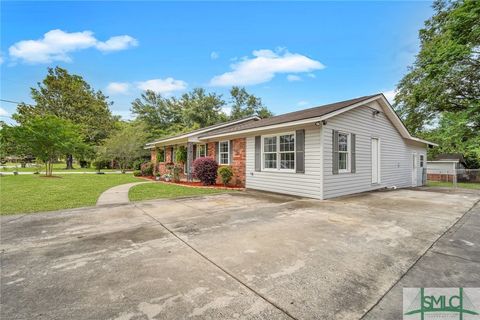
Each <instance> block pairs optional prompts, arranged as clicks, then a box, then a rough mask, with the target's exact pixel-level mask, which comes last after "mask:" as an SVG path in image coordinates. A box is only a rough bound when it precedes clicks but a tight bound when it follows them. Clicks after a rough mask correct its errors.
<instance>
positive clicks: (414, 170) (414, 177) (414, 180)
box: [412, 153, 417, 187]
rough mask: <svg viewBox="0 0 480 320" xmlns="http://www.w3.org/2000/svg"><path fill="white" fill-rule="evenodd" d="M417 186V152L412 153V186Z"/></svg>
mask: <svg viewBox="0 0 480 320" xmlns="http://www.w3.org/2000/svg"><path fill="white" fill-rule="evenodd" d="M416 186H417V154H416V153H413V154H412V187H416Z"/></svg>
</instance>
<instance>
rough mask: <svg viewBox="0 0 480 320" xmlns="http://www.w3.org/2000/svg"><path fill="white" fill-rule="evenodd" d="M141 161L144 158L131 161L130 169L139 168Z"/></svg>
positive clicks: (140, 167)
mask: <svg viewBox="0 0 480 320" xmlns="http://www.w3.org/2000/svg"><path fill="white" fill-rule="evenodd" d="M143 161H144V160H142V159H137V160H135V161H133V163H132V169H133V170H141V169H142V163H143Z"/></svg>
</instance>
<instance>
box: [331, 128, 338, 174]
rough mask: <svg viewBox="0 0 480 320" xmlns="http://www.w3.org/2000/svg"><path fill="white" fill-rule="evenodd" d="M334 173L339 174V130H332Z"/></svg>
mask: <svg viewBox="0 0 480 320" xmlns="http://www.w3.org/2000/svg"><path fill="white" fill-rule="evenodd" d="M332 173H333V174H338V131H337V130H332Z"/></svg>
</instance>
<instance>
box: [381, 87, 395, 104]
mask: <svg viewBox="0 0 480 320" xmlns="http://www.w3.org/2000/svg"><path fill="white" fill-rule="evenodd" d="M383 95H384V96H385V98H387V100H388V102H390V103H393V101H394V99H395V96H396V95H397V92H396V91H395V90H388V91H384V92H383Z"/></svg>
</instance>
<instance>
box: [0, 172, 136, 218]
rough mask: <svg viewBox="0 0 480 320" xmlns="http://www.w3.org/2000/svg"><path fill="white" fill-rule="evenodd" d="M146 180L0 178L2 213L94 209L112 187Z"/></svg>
mask: <svg viewBox="0 0 480 320" xmlns="http://www.w3.org/2000/svg"><path fill="white" fill-rule="evenodd" d="M137 181H142V180H141V179H138V178H135V177H133V176H132V175H131V174H105V175H97V174H68V175H67V174H65V175H59V176H57V177H53V178H47V177H45V176H43V175H33V174H32V175H17V176H2V177H0V214H2V215H7V214H15V213H30V212H39V211H50V210H59V209H66V208H76V207H84V206H92V205H95V203H96V202H97V198H98V197H99V196H100V194H101V193H102V192H103V191H105V190H107V189H108V188H110V187H113V186H116V185H119V184H124V183H129V182H137Z"/></svg>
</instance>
